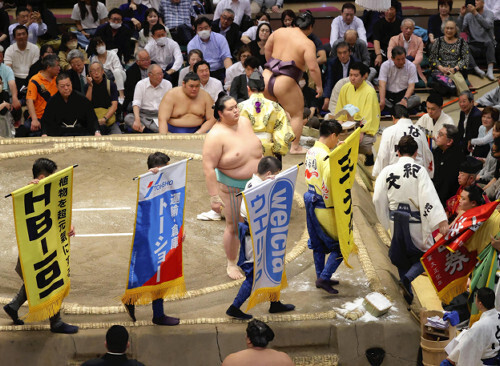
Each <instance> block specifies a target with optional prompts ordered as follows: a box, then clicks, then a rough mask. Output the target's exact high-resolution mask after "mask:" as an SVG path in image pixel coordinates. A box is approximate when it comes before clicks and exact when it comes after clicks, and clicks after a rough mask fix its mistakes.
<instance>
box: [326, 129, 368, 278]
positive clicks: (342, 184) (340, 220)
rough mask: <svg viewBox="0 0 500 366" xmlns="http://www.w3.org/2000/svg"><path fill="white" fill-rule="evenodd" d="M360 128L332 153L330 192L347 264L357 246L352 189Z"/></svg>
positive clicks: (341, 247) (341, 249) (342, 250)
mask: <svg viewBox="0 0 500 366" xmlns="http://www.w3.org/2000/svg"><path fill="white" fill-rule="evenodd" d="M360 131H361V129H360V128H357V129H356V131H354V132H353V133H352V134H351V135H350V136H349V137H348V138H347V139H346V140H345V141H344V143H343V144H341V145H338V146H337V147H336V148H335V149H334V150H333V151H332V152H331V153H330V155H329V156H330V158H329V160H330V192H331V194H332V197H333V206H334V210H335V221H336V222H337V233H338V236H339V242H340V251H341V252H342V256H343V257H344V262H345V264H346V265H347V266H348V267H349V268H351V266H350V265H349V263H348V261H347V260H348V259H349V255H350V254H351V252H352V251H353V249H354V248H355V247H356V244H354V238H353V213H352V195H351V190H352V186H353V184H354V178H355V175H356V165H357V162H358V151H359V135H360Z"/></svg>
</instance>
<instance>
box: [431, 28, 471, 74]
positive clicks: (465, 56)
mask: <svg viewBox="0 0 500 366" xmlns="http://www.w3.org/2000/svg"><path fill="white" fill-rule="evenodd" d="M429 61H430V63H431V68H432V70H433V71H432V75H433V76H432V77H433V79H436V78H439V77H440V76H441V75H452V74H455V73H457V72H460V73H461V74H462V76H463V77H464V78H467V68H468V66H469V45H468V44H467V42H465V41H464V40H463V38H461V37H460V34H459V29H458V27H457V24H456V23H455V22H454V21H453V20H448V21H447V22H446V23H444V36H442V37H440V38H438V39H437V40H436V41H435V42H434V44H433V46H432V50H431V55H430V57H429Z"/></svg>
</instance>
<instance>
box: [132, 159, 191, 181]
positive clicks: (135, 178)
mask: <svg viewBox="0 0 500 366" xmlns="http://www.w3.org/2000/svg"><path fill="white" fill-rule="evenodd" d="M189 160H193V158H187V161H189ZM137 179H139V176H137V177H134V178H132V180H137Z"/></svg>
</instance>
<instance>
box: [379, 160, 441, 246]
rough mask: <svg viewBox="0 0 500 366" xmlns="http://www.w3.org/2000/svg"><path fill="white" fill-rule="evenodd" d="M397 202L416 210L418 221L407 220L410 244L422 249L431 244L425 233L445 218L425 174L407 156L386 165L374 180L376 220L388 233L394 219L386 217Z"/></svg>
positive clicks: (422, 168)
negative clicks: (418, 214) (419, 220)
mask: <svg viewBox="0 0 500 366" xmlns="http://www.w3.org/2000/svg"><path fill="white" fill-rule="evenodd" d="M400 203H406V204H408V205H410V209H411V211H418V212H420V218H421V221H422V223H421V224H419V223H410V236H411V238H412V241H413V244H414V245H415V246H416V247H417V248H418V249H420V250H421V251H423V252H425V251H426V250H427V249H429V248H430V247H431V246H432V244H433V241H432V239H431V238H429V235H430V234H431V233H432V231H433V230H435V228H436V227H437V226H438V224H439V223H440V222H441V221H445V220H447V218H446V213H445V211H444V208H443V205H442V204H441V201H440V200H439V197H438V195H437V192H436V189H435V188H434V185H433V184H432V180H431V178H430V177H429V174H427V171H426V170H425V169H424V167H422V166H421V165H419V164H417V163H416V162H415V160H413V158H411V157H409V156H402V157H400V158H399V160H398V162H397V163H395V164H392V165H389V166H386V167H385V168H384V169H382V171H381V172H380V174H379V176H378V177H377V180H376V181H375V190H374V192H373V204H374V205H375V210H376V212H377V217H378V219H379V221H380V223H381V224H382V225H383V226H384V227H385V228H386V229H390V231H391V233H394V222H393V221H392V220H391V219H390V218H389V210H397V208H398V205H399V204H400Z"/></svg>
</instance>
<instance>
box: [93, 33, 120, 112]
mask: <svg viewBox="0 0 500 366" xmlns="http://www.w3.org/2000/svg"><path fill="white" fill-rule="evenodd" d="M88 51H89V55H90V62H91V63H93V62H95V61H98V62H100V63H101V64H102V65H103V67H104V71H105V72H106V75H107V77H108V79H110V80H114V82H115V83H116V88H117V89H118V100H119V103H120V104H123V102H124V99H125V91H124V90H125V79H126V78H127V75H126V73H125V70H124V69H123V66H122V64H121V62H120V59H119V58H118V55H117V54H116V51H114V50H107V46H106V43H105V42H104V40H103V39H101V37H99V36H95V37H94V38H92V40H91V41H90V44H89V47H88Z"/></svg>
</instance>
